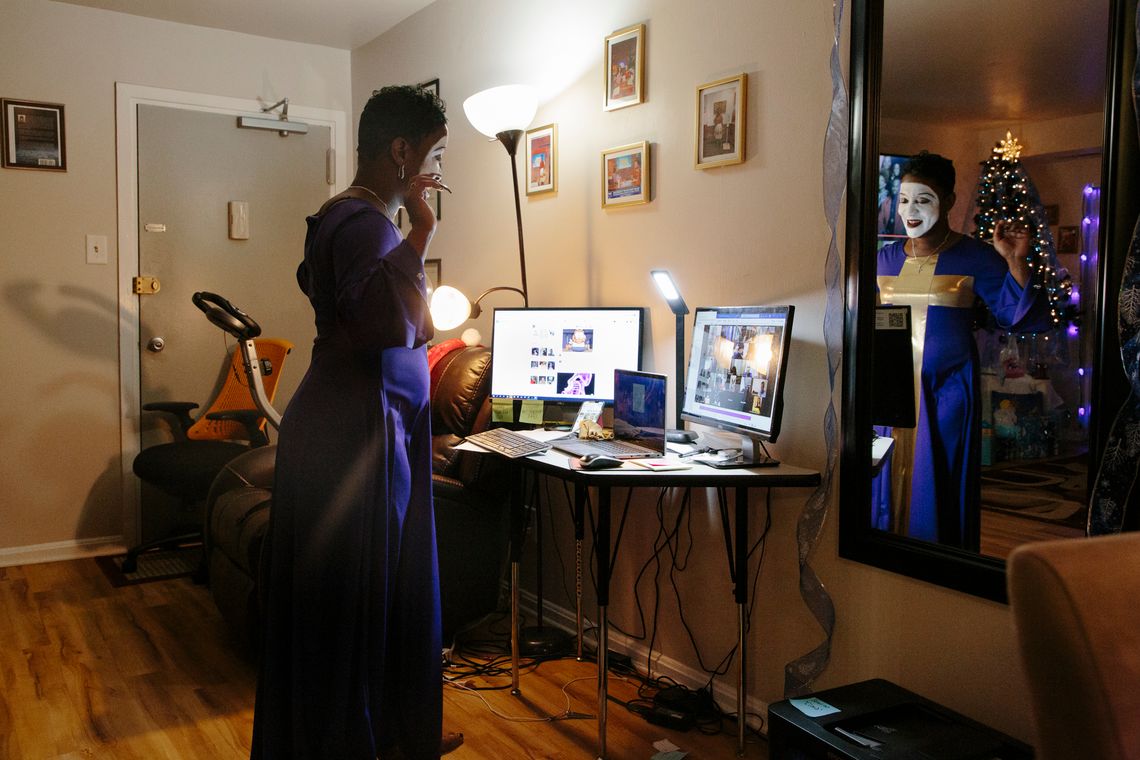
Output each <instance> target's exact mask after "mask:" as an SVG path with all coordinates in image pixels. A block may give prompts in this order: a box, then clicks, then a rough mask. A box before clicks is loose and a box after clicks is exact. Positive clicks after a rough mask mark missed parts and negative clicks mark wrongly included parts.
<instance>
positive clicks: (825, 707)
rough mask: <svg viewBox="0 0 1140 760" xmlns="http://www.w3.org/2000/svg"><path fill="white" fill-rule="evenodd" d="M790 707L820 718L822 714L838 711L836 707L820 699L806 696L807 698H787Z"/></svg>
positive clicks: (810, 716) (811, 716)
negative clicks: (790, 704)
mask: <svg viewBox="0 0 1140 760" xmlns="http://www.w3.org/2000/svg"><path fill="white" fill-rule="evenodd" d="M788 701H789V702H791V703H792V707H794V708H796V709H797V710H799V711H800V712H802V713H803V714H804V715H806V716H808V717H809V718H821V717H823V716H824V715H831V714H832V713H837V712H839V708H838V707H833V706H831V705H829V704H827V703H826V702H824V701H823V700H822V699H817V698H816V697H808V698H807V699H789V700H788Z"/></svg>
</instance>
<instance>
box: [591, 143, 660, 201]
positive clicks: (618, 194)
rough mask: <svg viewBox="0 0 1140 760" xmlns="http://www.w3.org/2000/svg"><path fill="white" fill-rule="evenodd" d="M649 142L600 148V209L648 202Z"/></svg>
mask: <svg viewBox="0 0 1140 760" xmlns="http://www.w3.org/2000/svg"><path fill="white" fill-rule="evenodd" d="M649 187H650V185H649V143H648V142H647V141H645V140H642V141H641V142H639V143H634V144H632V145H623V146H621V147H620V148H610V149H609V150H606V151H602V208H614V207H616V206H635V205H637V204H639V203H649Z"/></svg>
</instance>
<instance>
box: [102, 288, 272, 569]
mask: <svg viewBox="0 0 1140 760" xmlns="http://www.w3.org/2000/svg"><path fill="white" fill-rule="evenodd" d="M193 301H194V305H195V306H197V307H198V308H199V309H201V310H202V311H203V312H204V313H205V314H206V317H207V318H208V319H209V320H210V321H211V322H212V323H213V324H215V325H216V326H218V327H221V328H222V329H223V330H225V331H226V332H228V333H229V334H231V335H233V336H234V337H236V338H238V339H239V341H240V342H239V343H238V347H237V349H235V350H234V352H233V356H232V359H231V361H230V366H229V370H228V371H227V373H226V376H225V380H224V382H223V384H222V387H221V389H220V390H219V391H218V393H217V395H216V396H215V397H214V399H213V401H212V402H211V403H210V406H209V408H208V409H207V410H206V411H205V413H203V414H202V415H200V416H199V417H198V418H197V419H193V418H191V416H190V412H191V410H193V409H196V408H197V407H198V404H196V403H194V402H192V401H160V402H155V403H150V404H145V405H144V406H143V409H144V410H145V411H149V412H162V413H166V414H170V415H173V416H174V418H175V419H176V420H177V421H178V427H177V430H178V434H179V435H180V436H181V437H180V439H179V440H176V441H173V442H170V443H163V444H159V445H157V446H151V447H150V448H147V449H144V450H143V451H141V452H140V453H139V454H138V456H136V457H135V460H134V463H133V465H132V469H133V470H134V473H135V475H137V476H138V477H139V479H140V480H142V481H144V482H146V483H149V484H151V485H153V486H155V487H156V488H158V489H159V490H161V491H162V492H164V493H166V494H168V495H170V496H173V497H174V498H175V499H177V500H178V501H179V502H180V503H181V505H182V508H183V510H184V511H192V510H193V507H194V506H195V505H197V504H198V503H200V502H202V501H205V499H206V496H207V494H208V493H209V491H210V484H211V483H213V481H214V478H215V477H216V476H217V475H218V473H219V472H221V471H222V468H223V467H225V465H226V463H227V462H229V461H230V460H231V459H233V458H234V457H236V456H238V455H239V454H242V453H244V452H246V451H249V449H250V448H252V447H257V446H264V445H266V444H268V443H269V437H268V435H267V434H266V424H267V423H268V424H272V425H273V426H274V427H276V426H277V424H278V423H279V422H280V419H281V418H280V415H279V414H277V412H276V411H275V410H274V409H273V407H272V402H273V396H274V394H275V392H276V390H277V380H278V378H279V377H280V375H281V367H282V365H283V364H284V361H285V357H286V356H288V355H289V352H290V351H292V350H293V344H292V343H290V342H289V341H286V340H281V339H278V338H258V336H259V335H260V334H261V328H260V326H258V324H257V323H256V322H254V321H253V320H252V319H250V318H249V316H248V315H246V314H245V313H244V312H242V311H241V310H239V309H237V308H236V307H234V306H233V305H232V304H230V303H229V302H228V301H226V300H225V299H224V298H222V297H221V296H217V295H215V294H213V293H205V292H202V293H195V294H194V297H193ZM255 338H258V339H256V340H255ZM251 406H256V407H257V408H256V409H254V408H251ZM201 540H202V527H201V523H200V522H197V523H196V524H195V525H192V526H188V527H187V526H183V527H182V529H180V530H178V531H176V532H175V534H173V535H169V536H163V537H161V538H158V539H155V540H153V541H148V542H146V543H144V544H141V545H140V546H136V547H134V548H132V549H131V550H130V551H128V552H127V556H126V558H125V559H124V560H123V564H122V571H123V572H124V573H132V572H135V570H136V569H137V567H138V556H139V555H140V554H142V553H143V552H147V551H151V550H155V549H162V548H174V547H177V546H182V545H185V544H189V543H198V542H201Z"/></svg>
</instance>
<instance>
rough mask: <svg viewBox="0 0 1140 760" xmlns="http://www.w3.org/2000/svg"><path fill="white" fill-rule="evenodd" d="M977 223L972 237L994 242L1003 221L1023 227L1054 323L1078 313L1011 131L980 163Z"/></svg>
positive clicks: (1031, 263)
mask: <svg viewBox="0 0 1140 760" xmlns="http://www.w3.org/2000/svg"><path fill="white" fill-rule="evenodd" d="M975 205H976V208H977V213H976V214H975V215H974V223H975V224H976V225H977V231H976V232H975V236H976V237H978V238H980V239H982V240H986V241H988V242H992V241H993V236H994V226H995V225H996V224H997V223H998V222H999V221H1001V220H1003V219H1006V220H1010V221H1013V222H1014V223H1016V224H1020V225H1022V226H1024V227H1025V229H1026V230H1027V231H1028V233H1029V236H1030V243H1029V254H1028V259H1029V269H1030V272H1031V273H1032V283H1033V284H1032V287H1036V288H1041V289H1043V290H1044V291H1045V292H1046V294H1047V295H1048V297H1049V308H1050V313H1051V314H1052V316H1053V323H1054V324H1055V325H1056V326H1057V327H1063V326H1065V325H1066V324H1067V323H1069V322H1070V321H1072V320H1074V318H1075V317H1076V309H1075V307H1074V306H1073V304H1072V290H1073V284H1072V280H1071V279H1070V278H1069V275H1068V273H1067V272H1066V271H1065V270H1064V268H1062V267H1061V266H1060V265H1059V264H1058V262H1057V248H1056V245H1055V244H1054V243H1053V233H1052V232H1050V231H1049V219H1048V216H1047V214H1046V213H1045V207H1044V206H1043V205H1042V204H1041V198H1040V197H1039V196H1038V194H1037V188H1036V187H1034V185H1033V181H1032V180H1030V179H1029V175H1028V174H1026V172H1025V167H1024V166H1022V164H1021V145H1020V144H1019V143H1018V141H1017V138H1016V137H1014V136H1013V135H1012V133H1010V132H1006V133H1005V139H1004V140H1001V141H999V142H998V143H997V145H996V146H995V147H994V149H993V155H991V156H990V158H989V160H987V161H986V162H985V163H983V164H982V169H981V173H980V175H979V177H978V190H977V197H976V200H975Z"/></svg>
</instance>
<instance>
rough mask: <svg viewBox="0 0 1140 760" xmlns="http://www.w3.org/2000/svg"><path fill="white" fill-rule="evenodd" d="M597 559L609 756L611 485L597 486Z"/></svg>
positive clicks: (602, 743)
mask: <svg viewBox="0 0 1140 760" xmlns="http://www.w3.org/2000/svg"><path fill="white" fill-rule="evenodd" d="M594 555H595V556H596V557H597V561H598V758H600V760H605V757H606V708H607V706H608V702H609V699H608V691H607V687H608V684H607V682H606V679H607V674H608V673H609V670H608V666H609V662H608V659H609V626H608V622H609V618H608V615H607V608H608V607H609V604H610V489H609V487H608V486H599V487H598V534H597V536H596V537H595V541H594Z"/></svg>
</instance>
